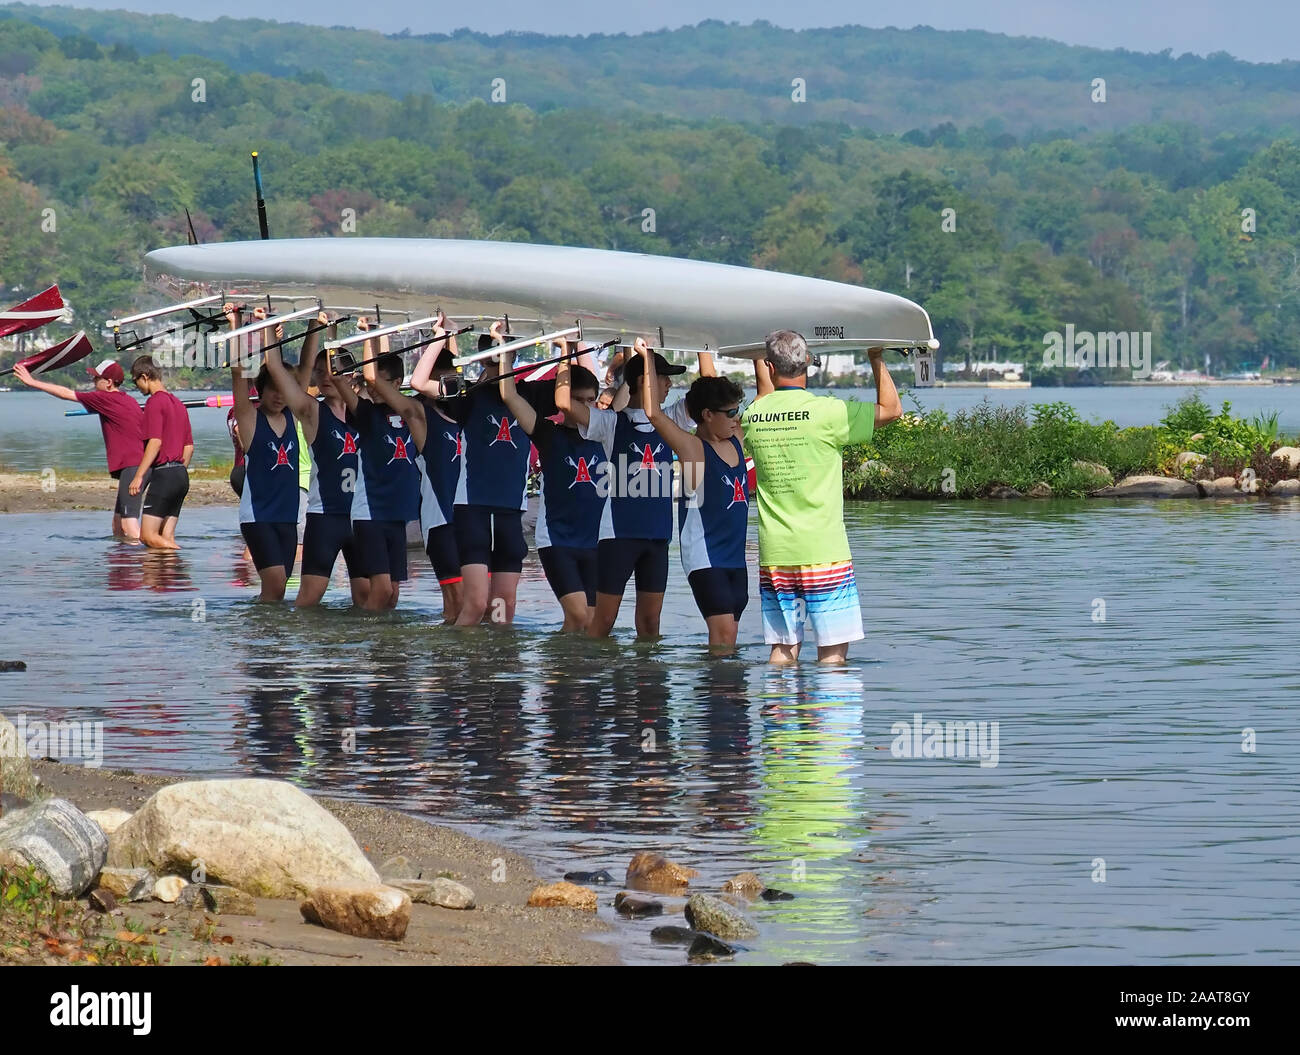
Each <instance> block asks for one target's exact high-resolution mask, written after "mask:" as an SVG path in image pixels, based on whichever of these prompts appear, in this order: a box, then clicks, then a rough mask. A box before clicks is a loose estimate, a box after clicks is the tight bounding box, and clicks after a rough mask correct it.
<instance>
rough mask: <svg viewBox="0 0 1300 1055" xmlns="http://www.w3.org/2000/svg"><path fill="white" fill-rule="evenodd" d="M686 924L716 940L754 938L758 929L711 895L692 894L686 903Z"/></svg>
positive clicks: (735, 909)
mask: <svg viewBox="0 0 1300 1055" xmlns="http://www.w3.org/2000/svg"><path fill="white" fill-rule="evenodd" d="M686 922H687V923H689V924H690V925H691V927H692V928H693V929H695V930H702V931H706V932H708V933H709V934H712V935H713V936H714V937H718V938H754V937H757V936H758V928H757V927H756V926H754V924H753V923H752V922H751V921H750V919H749V917H748V916H746V915H745V914H744V913H743V912H741V911H740V909H738V908H736V907H735V906H734V905H730V904H728V903H727V902H725V901H723V900H722V898H720V897H714V896H713V895H712V894H692V895H691V896H690V899H689V900H688V901H687V902H686Z"/></svg>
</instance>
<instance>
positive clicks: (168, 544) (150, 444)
mask: <svg viewBox="0 0 1300 1055" xmlns="http://www.w3.org/2000/svg"><path fill="white" fill-rule="evenodd" d="M131 380H132V381H134V382H135V387H136V388H138V389H139V390H140V391H141V392H143V393H144V394H145V395H147V396H148V397H149V398H148V399H147V400H146V401H145V404H144V435H145V445H144V457H143V458H142V459H141V460H140V465H139V467H138V468H137V469H136V471H135V478H134V479H132V481H131V494H133V495H138V494H140V493H141V492H143V494H144V503H143V505H142V507H141V517H140V538H141V539H142V540H143V542H144V544H145V545H146V546H150V547H152V548H154V549H180V546H179V545H177V542H176V521H177V520H179V519H180V515H181V506H182V505H184V504H185V496H186V495H187V494H189V493H190V472H189V464H190V459H191V458H192V457H193V456H194V434H193V433H192V432H191V431H190V415H189V412H188V411H187V410H186V409H185V407H184V405H183V404H182V403H181V401H180V400H179V399H177V398H176V397H175V396H174V395H172V394H171V393H170V392H168V391H167V389H166V387H165V386H164V385H163V380H162V371H161V370H160V369H159V368H158V364H157V363H155V362H154V361H153V359H152V358H151V357H150V356H147V355H142V356H140V358H138V359H137V360H136V361H135V362H133V363H132V364H131ZM146 477H148V483H147V484H146V483H145V478H146Z"/></svg>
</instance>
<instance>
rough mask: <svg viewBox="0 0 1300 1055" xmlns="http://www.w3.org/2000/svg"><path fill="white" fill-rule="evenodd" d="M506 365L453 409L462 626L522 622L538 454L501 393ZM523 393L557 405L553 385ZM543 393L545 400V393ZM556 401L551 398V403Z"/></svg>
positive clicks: (490, 367)
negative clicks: (458, 455)
mask: <svg viewBox="0 0 1300 1055" xmlns="http://www.w3.org/2000/svg"><path fill="white" fill-rule="evenodd" d="M504 340H505V339H504V337H503V336H502V323H501V322H499V321H498V322H494V323H493V324H492V326H491V327H490V332H488V333H485V334H483V335H482V336H481V337H480V338H479V351H484V350H486V349H488V348H490V347H492V345H493V343H495V342H502V343H504ZM497 372H498V363H497V362H496V361H495V360H489V361H488V362H486V363H485V364H484V369H483V378H482V383H481V384H478V385H477V386H476V387H474V388H473V389H472V390H469V391H468V392H467V393H466V395H464V396H463V397H460V398H458V399H454V400H448V401H447V403H446V407H447V413H448V414H450V415H452V416H453V417H455V418H456V420H457V421H459V422H460V423H461V425H462V426H463V435H464V447H463V452H464V454H463V457H464V461H463V462H462V463H461V469H460V481H459V483H458V484H457V487H456V515H455V518H454V522H455V529H456V549H457V551H458V552H459V554H460V566H461V575H462V577H463V580H464V581H463V588H462V601H461V610H460V616H459V617H458V618H457V620H456V623H457V625H458V626H477V625H478V624H479V623H481V622H482V621H483V617H484V615H485V614H489V613H490V615H491V617H492V622H493V623H498V624H505V625H508V624H510V623H512V622H514V617H515V595H516V591H517V590H518V587H519V575H520V573H521V572H522V571H523V568H524V558H525V557H526V556H527V555H528V543H527V542H525V541H524V528H523V519H522V517H523V510H525V509H527V508H528V498H527V496H526V493H525V491H526V487H527V483H528V460H529V454H530V452H531V449H532V444H531V443H530V442H529V439H528V436H527V435H526V434H525V432H524V429H523V427H522V426H521V425H520V423H519V419H518V417H517V416H516V415H515V414H514V413H513V412H512V411H511V410H510V409H509V408H508V407H507V406H506V405H505V403H504V402H503V401H502V399H501V394H500V392H499V391H498V386H497V385H496V384H492V383H491V382H492V381H493V380H494V379H495V378H496V377H497ZM516 387H517V388H518V389H519V394H520V395H521V396H523V397H524V399H526V400H527V401H528V402H529V404H530V405H531V406H533V407H534V408H535V409H537V410H538V411H540V412H541V413H543V414H552V413H554V412H555V408H554V405H553V404H552V405H550V406H549V407H548V406H546V405H545V404H544V403H539V402H538V398H539V396H540V395H541V394H542V393H544V392H545V390H546V389H549V388H550V387H551V386H550V385H544V386H539V385H538V384H537V383H524V382H520V383H519V384H518V385H517V386H516ZM539 387H540V388H541V389H542V393H539V391H538V389H539ZM546 399H547V401H550V397H549V394H547V396H546Z"/></svg>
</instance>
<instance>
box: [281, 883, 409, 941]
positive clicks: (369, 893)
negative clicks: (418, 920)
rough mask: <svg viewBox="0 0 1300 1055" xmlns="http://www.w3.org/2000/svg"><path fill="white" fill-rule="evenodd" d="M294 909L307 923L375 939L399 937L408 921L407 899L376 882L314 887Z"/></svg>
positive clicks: (396, 891) (398, 891) (404, 932)
mask: <svg viewBox="0 0 1300 1055" xmlns="http://www.w3.org/2000/svg"><path fill="white" fill-rule="evenodd" d="M298 911H299V912H301V913H302V918H303V919H305V920H306V921H307V922H308V923H315V924H317V925H318V926H321V927H326V928H328V929H329V930H336V931H338V932H339V933H340V934H351V935H352V936H353V937H356V938H372V939H375V940H377V941H401V940H402V939H403V938H405V937H406V928H407V927H408V926H410V923H411V899H410V898H409V897H407V896H406V894H405V893H404V892H403V891H401V890H398V889H396V888H395V887H390V886H384V885H382V884H379V883H336V884H331V885H329V886H321V887H317V888H316V889H315V890H313V891H312V892H311V895H310V896H309V897H308V898H307V899H306V900H305V901H303V902H302V903H301V904H300V905H299V906H298Z"/></svg>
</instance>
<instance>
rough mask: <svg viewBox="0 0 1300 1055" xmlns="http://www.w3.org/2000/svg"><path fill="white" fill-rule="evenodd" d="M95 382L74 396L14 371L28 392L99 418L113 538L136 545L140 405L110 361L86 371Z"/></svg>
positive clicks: (141, 456)
mask: <svg viewBox="0 0 1300 1055" xmlns="http://www.w3.org/2000/svg"><path fill="white" fill-rule="evenodd" d="M86 372H87V373H88V374H90V376H91V377H93V378H94V379H95V389H94V391H93V392H78V391H77V390H76V389H72V388H66V387H64V386H63V385H55V384H51V383H50V382H49V381H42V380H40V379H39V378H35V377H33V376H32V375H31V373H30V372H29V371H28V370H27V368H26V367H25V366H16V367H14V374H15V376H17V378H18V380H19V381H21V382H22V383H23V384H25V385H27V386H28V387H29V388H35V389H37V390H38V391H40V392H48V393H49V394H50V395H52V396H57V397H58V398H59V399H67V400H71V401H72V402H75V403H80V404H81V405H82V406H83V407H85V408H86V409H87V410H88V411H90V413H92V414H98V415H99V427H100V429H102V430H103V433H104V453H105V456H106V457H107V458H108V474H109V475H110V476H111V477H112V478H113V479H114V480H116V481H117V501H116V502H115V503H114V505H113V536H114V537H115V538H123V539H127V540H128V541H130V542H139V541H140V505H141V499H140V496H139V495H138V494H137V495H133V494H131V491H130V487H131V481H132V480H133V479H134V478H135V473H136V469H138V468H139V466H140V462H141V461H142V460H143V459H144V411H143V410H141V408H140V404H139V403H137V402H136V401H135V400H134V399H132V398H131V397H130V396H129V395H127V393H125V392H123V391H122V382H123V381H125V380H126V375H125V374H124V373H123V372H122V368H121V367H120V366H118V364H117V363H115V362H113V360H112V359H105V360H104V361H103V362H102V363H100V364H99V365H98V366H92V367H90V368H89V369H88V370H87V371H86Z"/></svg>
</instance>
